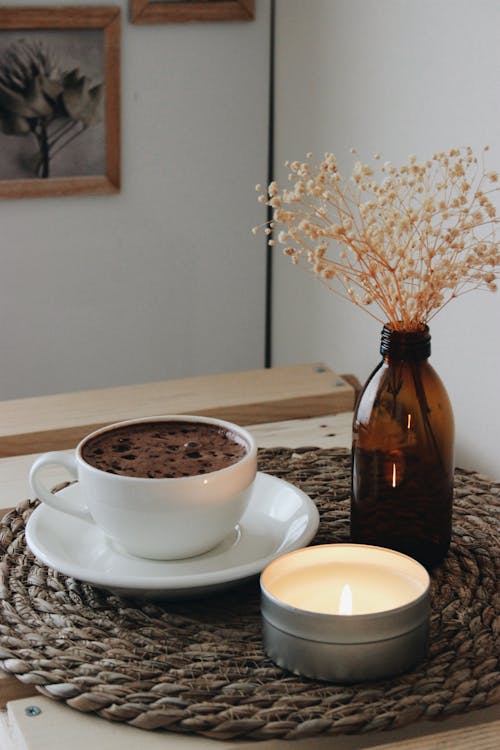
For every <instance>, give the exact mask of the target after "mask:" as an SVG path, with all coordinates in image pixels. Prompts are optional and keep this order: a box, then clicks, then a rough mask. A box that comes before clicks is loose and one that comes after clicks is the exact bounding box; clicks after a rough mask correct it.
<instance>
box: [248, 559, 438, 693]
mask: <svg viewBox="0 0 500 750" xmlns="http://www.w3.org/2000/svg"><path fill="white" fill-rule="evenodd" d="M429 586H430V580H429V575H428V573H427V571H426V570H425V568H424V567H423V566H422V565H420V563H418V562H416V561H415V560H413V559H412V558H410V557H407V556H406V555H402V554H400V553H399V552H394V551H393V550H389V549H385V548H381V547H370V546H367V545H362V544H331V545H320V546H316V547H307V548H305V549H300V550H295V551H294V552H289V553H288V554H286V555H283V556H282V557H279V558H277V559H276V560H273V562H271V563H270V564H269V565H268V566H267V568H266V569H265V570H264V572H263V573H262V575H261V590H262V604H261V610H262V622H263V637H264V648H265V650H266V653H267V654H268V655H269V656H270V657H271V658H272V659H273V660H274V661H275V662H276V663H277V664H278V665H280V666H282V667H285V668H287V669H289V670H290V671H292V672H295V673H297V674H302V675H305V676H307V677H314V678H318V679H325V680H331V681H337V682H359V681H364V680H371V679H378V678H382V677H387V676H390V675H394V674H398V673H401V672H404V671H406V670H407V669H410V668H411V667H412V666H414V665H415V664H416V663H417V662H418V661H420V660H421V659H423V658H424V656H425V654H426V651H427V639H428V629H429V613H430V604H429Z"/></svg>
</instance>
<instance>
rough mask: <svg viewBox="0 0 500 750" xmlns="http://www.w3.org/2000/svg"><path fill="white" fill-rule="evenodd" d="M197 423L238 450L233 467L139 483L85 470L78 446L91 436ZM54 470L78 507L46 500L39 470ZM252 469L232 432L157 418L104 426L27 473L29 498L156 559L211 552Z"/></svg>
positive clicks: (251, 448)
mask: <svg viewBox="0 0 500 750" xmlns="http://www.w3.org/2000/svg"><path fill="white" fill-rule="evenodd" d="M165 421H168V422H172V421H176V422H198V423H200V422H201V423H208V424H212V425H216V426H218V427H221V428H223V429H225V430H227V431H228V432H229V434H230V435H231V436H232V437H233V438H235V439H236V440H237V441H238V442H240V443H242V444H243V445H244V446H245V449H246V450H245V454H244V456H243V458H241V459H240V460H239V461H237V462H236V463H233V464H230V465H229V466H226V467H224V468H222V469H219V470H217V471H212V472H207V473H206V474H201V475H198V474H197V475H192V476H187V477H184V476H183V477H174V478H152V479H150V478H144V477H132V476H122V475H120V474H112V473H109V472H106V471H103V470H101V469H97V468H95V467H94V466H91V465H90V463H87V461H85V460H84V458H83V457H82V449H83V446H84V445H85V444H86V443H87V442H88V441H89V440H91V439H92V438H94V437H95V436H96V435H98V434H100V433H102V432H107V431H109V430H113V429H116V428H123V427H124V426H126V425H128V424H134V423H138V422H148V423H149V422H165ZM54 464H60V465H62V466H64V467H65V468H66V469H67V470H68V471H69V473H70V475H71V476H72V477H74V478H75V479H78V482H79V486H80V496H81V501H82V504H81V505H78V506H77V505H76V504H71V503H69V502H68V500H67V499H65V498H64V496H63V495H64V493H62V494H61V495H59V494H57V493H52V492H51V491H50V489H49V488H47V487H46V486H45V484H44V482H43V481H42V479H41V476H40V473H41V470H42V469H43V467H44V466H47V465H54ZM256 470H257V447H256V444H255V441H254V439H253V437H252V436H251V434H250V433H249V432H248V431H247V430H244V429H243V428H242V427H239V426H238V425H235V424H232V423H231V422H226V421H224V420H220V419H214V418H211V417H198V416H185V415H174V416H159V417H144V418H142V419H132V420H128V421H126V422H119V423H116V424H112V425H108V426H106V427H104V428H102V429H100V430H96V431H95V432H92V433H91V434H90V435H87V436H86V437H85V438H84V439H83V440H82V441H81V442H80V443H79V444H78V446H77V447H76V450H75V452H74V453H73V454H70V453H67V452H64V451H52V452H50V453H44V454H42V455H41V456H39V457H38V458H37V459H36V461H35V462H34V464H33V466H32V467H31V471H30V477H29V478H30V484H31V488H32V490H33V492H34V493H35V495H36V496H37V497H38V498H39V499H40V500H42V501H43V502H44V503H46V504H47V505H50V506H51V507H52V508H55V509H56V510H58V511H61V512H62V513H68V514H69V515H72V516H77V517H78V518H80V519H83V520H85V521H88V522H90V523H95V524H97V526H99V527H100V529H102V531H103V532H104V533H105V534H106V535H107V536H108V537H109V538H110V539H111V540H113V541H114V542H115V543H117V544H118V545H119V546H121V547H122V548H123V549H124V550H125V551H126V552H128V553H130V554H132V555H135V556H138V557H146V558H151V559H160V560H174V559H179V558H186V557H193V556H195V555H200V554H202V553H204V552H207V551H208V550H210V549H212V548H213V547H215V546H217V544H219V543H220V542H221V541H222V540H223V539H224V538H225V537H226V536H227V535H228V534H229V533H230V532H231V531H232V530H234V528H235V526H236V524H237V523H238V521H239V520H240V518H241V516H242V515H243V513H244V511H245V508H246V506H247V503H248V499H249V496H250V490H251V486H252V483H253V480H254V479H255V474H256Z"/></svg>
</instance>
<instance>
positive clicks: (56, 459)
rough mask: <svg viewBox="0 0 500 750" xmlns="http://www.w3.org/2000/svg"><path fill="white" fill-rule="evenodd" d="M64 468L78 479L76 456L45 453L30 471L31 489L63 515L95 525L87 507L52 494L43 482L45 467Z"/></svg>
mask: <svg viewBox="0 0 500 750" xmlns="http://www.w3.org/2000/svg"><path fill="white" fill-rule="evenodd" d="M55 465H58V466H64V467H65V469H67V470H68V471H69V473H70V474H71V476H72V477H74V478H75V479H77V478H78V471H77V466H76V460H75V457H74V455H72V454H70V453H66V452H65V451H51V452H50V453H43V454H42V455H41V456H39V457H38V458H37V459H36V461H35V462H34V463H33V466H32V467H31V470H30V476H29V481H30V484H31V489H32V490H33V492H34V493H35V496H36V497H38V498H39V499H40V500H42V501H43V502H44V503H47V505H50V506H51V508H55V509H56V510H59V511H61V513H68V514H69V515H70V516H76V517H77V518H81V519H82V520H83V521H89V522H90V523H94V519H93V518H92V516H91V514H90V512H89V510H88V508H87V507H86V506H78V505H76V504H72V503H69V502H68V500H67V499H66V500H65V499H64V498H62V497H60V496H59V494H58V493H53V492H51V491H50V490H49V489H48V488H47V487H46V486H45V484H44V483H43V482H42V481H41V479H40V476H39V473H40V470H41V469H42V468H43V467H44V466H55Z"/></svg>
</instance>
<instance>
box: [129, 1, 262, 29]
mask: <svg viewBox="0 0 500 750" xmlns="http://www.w3.org/2000/svg"><path fill="white" fill-rule="evenodd" d="M254 18H255V0H184V1H183V2H179V1H178V0H130V20H131V21H132V23H140V24H148V23H188V22H190V21H194V22H198V21H252V20H253V19H254Z"/></svg>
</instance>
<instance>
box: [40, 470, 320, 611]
mask: <svg viewBox="0 0 500 750" xmlns="http://www.w3.org/2000/svg"><path fill="white" fill-rule="evenodd" d="M75 493H76V494H78V493H79V488H78V484H77V483H76V484H72V485H69V486H68V487H66V488H65V489H63V490H60V494H61V495H68V496H73V497H74V495H75ZM77 499H78V498H76V497H75V498H74V500H75V501H76V500H77ZM68 500H69V497H68ZM318 525H319V514H318V510H317V508H316V506H315V504H314V503H313V501H312V500H311V499H310V498H309V497H308V496H307V495H306V494H305V493H304V492H302V490H299V489H298V488H297V487H294V486H293V485H292V484H289V483H288V482H284V481H283V480H281V479H277V478H276V477H273V476H270V475H269V474H263V473H261V472H259V473H257V477H256V480H255V483H254V486H253V489H252V494H251V497H250V502H249V505H248V507H247V510H246V512H245V514H244V516H243V518H242V519H241V521H240V523H239V525H238V526H237V527H236V528H235V530H234V532H233V533H232V534H230V535H229V536H228V537H226V539H225V540H224V541H223V542H221V544H219V545H218V546H217V547H215V548H214V549H213V550H211V551H210V552H207V553H205V554H204V555H200V556H198V557H192V558H189V559H184V560H172V561H170V560H166V561H165V560H146V559H143V558H139V557H133V556H132V555H129V554H127V553H126V552H122V551H119V550H118V549H116V548H114V547H113V544H112V542H110V540H109V539H108V538H107V537H106V536H105V535H104V533H103V532H102V531H100V529H99V528H98V527H97V526H94V525H93V524H90V523H87V522H85V521H81V520H80V519H78V518H75V517H73V516H69V515H67V514H65V513H60V512H59V511H57V510H54V509H53V508H50V507H49V506H47V505H45V504H44V503H42V504H41V505H39V506H38V508H36V510H35V511H34V512H33V513H32V514H31V516H30V518H29V519H28V523H27V525H26V542H27V545H28V547H29V548H30V550H31V551H32V552H33V554H34V555H35V556H36V557H37V558H38V559H39V560H41V561H42V562H43V563H44V564H45V565H47V566H48V567H50V568H54V569H55V570H57V571H59V572H60V573H63V574H64V575H67V576H71V577H73V578H76V579H78V580H80V581H86V582H87V583H91V584H93V585H94V586H98V587H101V588H105V589H108V590H110V591H114V592H117V593H120V594H123V595H132V596H141V597H147V598H156V599H159V598H176V597H182V596H184V597H185V596H193V595H196V594H202V593H209V592H211V591H214V590H217V589H221V588H224V587H226V586H229V585H234V584H235V583H236V582H242V581H243V580H245V579H246V578H250V577H252V576H254V575H258V574H259V573H260V572H261V571H262V570H263V569H264V568H265V566H266V565H267V564H268V563H269V562H270V561H271V560H273V559H274V558H275V557H278V556H279V555H282V554H284V553H285V552H290V551H291V550H294V549H298V548H299V547H304V546H306V545H307V544H309V542H310V541H311V539H312V538H313V537H314V535H315V534H316V531H317V529H318Z"/></svg>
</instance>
